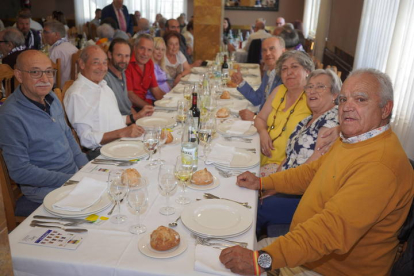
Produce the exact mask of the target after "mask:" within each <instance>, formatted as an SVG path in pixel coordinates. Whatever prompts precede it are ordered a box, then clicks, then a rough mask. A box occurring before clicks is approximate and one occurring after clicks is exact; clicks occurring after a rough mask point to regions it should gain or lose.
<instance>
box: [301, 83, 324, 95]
mask: <svg viewBox="0 0 414 276" xmlns="http://www.w3.org/2000/svg"><path fill="white" fill-rule="evenodd" d="M304 88H305V92H306V93H310V92H311V91H312V90H313V89H315V91H316V92H317V93H320V92H323V91H325V89H326V88H331V87H330V86H326V85H312V84H309V85H306V86H305V87H304Z"/></svg>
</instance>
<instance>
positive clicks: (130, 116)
mask: <svg viewBox="0 0 414 276" xmlns="http://www.w3.org/2000/svg"><path fill="white" fill-rule="evenodd" d="M129 120H130V121H131V123H130V124H131V125H132V124H135V122H136V121H135V119H134V115H132V114H129Z"/></svg>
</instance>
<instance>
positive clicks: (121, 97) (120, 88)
mask: <svg viewBox="0 0 414 276" xmlns="http://www.w3.org/2000/svg"><path fill="white" fill-rule="evenodd" d="M121 76H122V77H121V79H119V78H118V77H117V76H116V75H115V74H114V73H113V72H112V71H111V69H108V73H106V76H105V78H104V79H105V80H106V82H107V84H108V86H109V87H110V88H111V89H112V91H114V94H115V97H116V100H117V102H118V107H119V111H120V112H121V114H122V115H129V114H131V107H132V103H131V101H130V100H129V98H128V91H127V85H126V77H125V72H122V74H121Z"/></svg>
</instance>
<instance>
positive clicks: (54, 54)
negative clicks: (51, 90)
mask: <svg viewBox="0 0 414 276" xmlns="http://www.w3.org/2000/svg"><path fill="white" fill-rule="evenodd" d="M77 52H78V48H76V47H75V46H73V45H72V43H70V42H68V41H67V39H66V38H62V39H60V40H58V41H56V42H55V43H54V44H53V45H52V47H50V49H49V58H50V59H51V60H52V61H53V62H55V63H56V60H57V59H58V58H60V72H61V73H60V79H61V82H60V87H63V85H64V84H65V82H67V81H68V80H70V71H71V68H72V55H73V54H74V53H77Z"/></svg>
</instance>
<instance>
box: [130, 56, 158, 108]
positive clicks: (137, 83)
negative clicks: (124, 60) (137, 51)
mask: <svg viewBox="0 0 414 276" xmlns="http://www.w3.org/2000/svg"><path fill="white" fill-rule="evenodd" d="M125 75H126V79H127V89H128V91H133V92H134V93H135V94H136V95H137V96H138V97H140V98H141V99H142V100H144V101H146V102H147V103H150V104H152V100H151V99H146V94H147V90H148V89H150V88H155V87H158V83H157V79H156V77H155V74H154V62H153V61H152V60H151V59H150V60H149V61H148V62H147V63H146V64H145V67H144V72H142V70H141V68H139V65H138V62H136V60H135V55H132V56H131V60H130V62H129V64H128V68H127V69H126V71H125Z"/></svg>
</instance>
